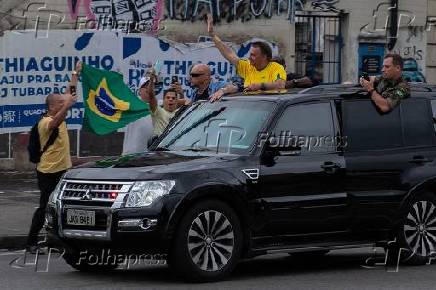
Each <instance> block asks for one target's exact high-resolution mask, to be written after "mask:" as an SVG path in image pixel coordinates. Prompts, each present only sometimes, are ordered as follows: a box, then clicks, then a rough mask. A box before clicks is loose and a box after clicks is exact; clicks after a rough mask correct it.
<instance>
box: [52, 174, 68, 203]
mask: <svg viewBox="0 0 436 290" xmlns="http://www.w3.org/2000/svg"><path fill="white" fill-rule="evenodd" d="M64 185H65V181H63V179H62V178H61V179H60V180H59V182H58V184H57V185H56V187H55V189H54V190H53V191H52V193H51V194H50V197H49V198H48V201H49V203H53V204H54V203H56V201H57V200H58V199H59V195H60V193H61V190H62V188H63V187H64Z"/></svg>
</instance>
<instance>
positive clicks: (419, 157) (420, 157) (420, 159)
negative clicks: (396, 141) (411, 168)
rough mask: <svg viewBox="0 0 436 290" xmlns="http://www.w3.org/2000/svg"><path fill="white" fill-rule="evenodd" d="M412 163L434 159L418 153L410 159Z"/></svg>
mask: <svg viewBox="0 0 436 290" xmlns="http://www.w3.org/2000/svg"><path fill="white" fill-rule="evenodd" d="M409 162H410V163H427V162H432V160H430V159H428V158H427V157H424V156H421V155H416V156H413V157H412V159H410V160H409Z"/></svg>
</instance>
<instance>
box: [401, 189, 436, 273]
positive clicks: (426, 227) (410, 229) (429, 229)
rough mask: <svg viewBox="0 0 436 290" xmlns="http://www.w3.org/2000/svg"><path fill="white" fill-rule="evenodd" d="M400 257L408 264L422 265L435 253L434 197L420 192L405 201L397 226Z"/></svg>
mask: <svg viewBox="0 0 436 290" xmlns="http://www.w3.org/2000/svg"><path fill="white" fill-rule="evenodd" d="M397 241H398V247H399V254H400V259H401V261H402V262H404V263H407V264H410V265H424V264H426V263H428V262H429V261H431V257H434V255H435V254H436V197H435V195H434V194H432V193H429V192H423V193H420V194H419V195H418V196H416V197H415V198H414V199H412V200H411V201H409V202H407V203H406V204H405V206H404V207H403V209H402V210H401V213H400V222H399V226H398V228H397Z"/></svg>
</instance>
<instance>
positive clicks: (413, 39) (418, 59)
mask: <svg viewBox="0 0 436 290" xmlns="http://www.w3.org/2000/svg"><path fill="white" fill-rule="evenodd" d="M398 34H399V38H398V41H397V43H396V45H395V47H394V49H393V50H392V52H394V53H397V54H399V55H401V56H402V57H403V60H404V68H403V77H404V79H406V80H407V81H411V82H425V71H424V68H425V54H426V49H425V48H426V45H425V44H426V43H427V39H426V34H425V31H424V27H418V26H411V27H408V28H407V29H401V30H400V31H399V32H398Z"/></svg>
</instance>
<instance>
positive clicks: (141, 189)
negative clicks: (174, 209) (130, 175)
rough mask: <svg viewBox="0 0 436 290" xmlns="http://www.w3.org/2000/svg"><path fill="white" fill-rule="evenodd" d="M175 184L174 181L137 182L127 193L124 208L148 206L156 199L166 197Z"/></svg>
mask: <svg viewBox="0 0 436 290" xmlns="http://www.w3.org/2000/svg"><path fill="white" fill-rule="evenodd" d="M175 184H176V182H175V181H174V180H153V181H137V182H135V184H133V187H132V189H131V190H130V192H129V197H128V198H127V202H126V207H141V206H149V205H150V204H152V203H153V201H155V200H156V199H157V198H159V197H161V196H164V195H167V194H168V193H169V192H170V191H171V189H172V188H173V187H174V185H175Z"/></svg>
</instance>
